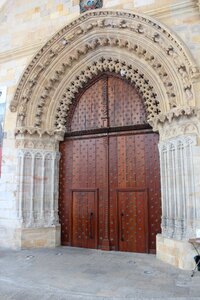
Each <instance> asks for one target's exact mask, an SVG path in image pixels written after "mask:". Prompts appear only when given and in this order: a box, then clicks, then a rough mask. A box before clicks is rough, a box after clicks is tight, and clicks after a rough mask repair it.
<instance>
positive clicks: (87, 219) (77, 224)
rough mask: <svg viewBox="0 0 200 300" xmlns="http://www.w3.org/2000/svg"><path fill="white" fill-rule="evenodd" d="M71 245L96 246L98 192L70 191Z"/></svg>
mask: <svg viewBox="0 0 200 300" xmlns="http://www.w3.org/2000/svg"><path fill="white" fill-rule="evenodd" d="M71 196H72V199H71V201H72V212H71V215H72V219H71V245H72V246H75V247H84V248H97V246H98V232H97V226H98V190H89V189H88V190H86V189H84V190H72V191H71Z"/></svg>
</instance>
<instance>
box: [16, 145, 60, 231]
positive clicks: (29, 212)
mask: <svg viewBox="0 0 200 300" xmlns="http://www.w3.org/2000/svg"><path fill="white" fill-rule="evenodd" d="M59 158H60V154H59V153H58V152H57V151H47V150H44V149H37V150H34V149H25V148H24V149H20V150H19V151H18V171H19V172H18V176H17V182H18V193H17V212H18V219H19V223H20V225H21V227H23V228H26V227H31V228H34V227H51V226H57V225H58V224H59V222H58V163H59ZM24 182H25V183H24Z"/></svg>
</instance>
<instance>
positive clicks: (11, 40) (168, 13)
mask: <svg viewBox="0 0 200 300" xmlns="http://www.w3.org/2000/svg"><path fill="white" fill-rule="evenodd" d="M78 2H79V1H78V0H72V1H70V0H68V1H64V0H57V1H52V0H44V1H42V2H41V1H39V0H33V1H25V0H12V1H4V4H3V5H2V6H0V32H1V34H0V45H1V47H0V65H1V69H0V86H1V85H2V86H6V87H7V104H6V107H7V109H6V115H5V124H4V131H5V138H4V144H3V163H2V176H1V179H0V243H1V245H2V246H5V247H32V246H35V247H39V246H55V245H57V244H58V243H59V238H58V236H59V229H58V228H57V227H56V226H57V223H55V227H54V228H53V230H52V231H51V230H49V229H48V226H49V225H48V222H47V224H39V223H38V224H32V227H34V226H35V228H37V230H36V231H34V232H31V229H29V228H25V229H24V231H23V233H22V232H21V231H20V232H19V231H17V230H16V228H17V226H18V225H19V222H20V216H19V207H18V206H17V205H18V204H17V203H18V202H19V201H16V199H18V200H19V199H21V200H20V201H22V205H24V206H25V205H26V201H25V199H24V198H23V197H22V198H20V195H19V194H18V192H17V190H18V191H19V190H20V189H19V185H20V180H24V179H23V176H24V172H25V171H26V170H25V169H23V168H22V167H21V169H20V168H19V166H18V159H19V157H20V156H19V153H18V152H17V150H16V147H15V145H16V141H15V136H14V130H15V127H16V113H11V112H10V111H9V109H8V107H9V104H10V101H11V99H12V98H13V96H14V92H15V89H16V87H17V84H18V82H19V79H20V77H21V76H22V74H23V71H24V70H25V67H26V65H27V64H28V63H29V62H30V60H31V58H32V57H33V55H34V54H35V53H36V52H37V51H38V50H39V49H40V48H41V46H42V45H44V44H45V42H46V41H48V40H49V38H50V37H51V36H52V35H54V34H55V33H56V32H57V31H58V30H59V29H60V28H62V27H63V26H65V25H66V24H68V23H69V22H70V21H72V20H73V19H75V18H76V17H78V16H79V5H78ZM41 3H42V4H41ZM104 8H113V9H125V10H129V11H132V12H134V11H136V12H141V13H146V14H148V15H150V16H152V17H155V18H157V19H158V20H160V21H161V22H163V23H164V24H166V25H167V26H168V27H169V28H171V29H172V31H173V32H175V33H176V34H177V35H178V36H179V37H181V38H182V39H183V42H184V43H185V44H186V45H187V47H188V48H189V49H190V51H191V53H192V55H193V56H194V58H195V60H196V64H197V65H198V66H200V35H199V32H200V11H199V1H198V0H186V1H181V0H170V1H169V0H163V1H160V0H134V1H133V0H104ZM198 89H199V87H198ZM196 101H197V103H196V104H197V105H199V104H200V93H199V98H197V100H196ZM191 132H192V133H194V130H191ZM187 134H189V136H190V131H189V132H187ZM195 134H196V135H195V137H196V141H197V142H196V144H195V147H196V148H195V149H196V150H195V151H196V152H195V153H193V154H192V155H194V157H196V158H195V159H197V160H199V150H198V149H199V148H198V147H199V129H197V130H196V133H195ZM164 140H165V139H164V138H163V141H164ZM164 143H165V142H164ZM172 144H173V141H172V142H166V149H168V147H172V148H173V145H172ZM175 144H176V142H175ZM170 145H172V146H170ZM160 147H163V148H162V151H161V156H162V155H163V160H162V162H163V166H162V167H163V168H166V165H167V164H165V162H167V159H168V160H169V161H170V168H172V169H173V168H176V166H175V164H176V163H177V168H178V171H177V172H180V173H179V175H177V180H178V181H179V182H180V189H177V190H176V187H175V186H173V184H171V185H170V180H172V179H170V175H169V174H168V173H167V172H168V170H167V169H166V170H165V171H164V172H163V174H162V175H163V176H164V177H163V182H166V184H168V187H167V188H166V190H165V191H164V190H163V195H164V197H166V199H168V200H166V201H168V204H169V206H168V207H164V209H166V210H167V213H168V212H169V208H170V207H171V206H173V213H174V211H177V213H178V214H182V215H181V217H180V218H177V220H175V219H176V216H174V218H172V217H173V213H172V214H171V215H170V217H169V218H168V217H167V214H166V215H165V212H166V211H165V212H164V217H165V219H163V230H164V231H165V229H166V232H165V233H166V236H165V238H164V237H160V238H158V251H159V255H158V257H160V258H161V259H163V260H166V261H168V262H169V263H172V264H175V265H177V266H179V267H183V268H189V267H190V266H191V260H190V257H188V261H185V260H183V255H182V256H181V258H180V261H179V260H178V259H177V256H178V255H179V254H180V253H182V252H181V251H182V250H180V252H178V250H177V251H174V249H175V248H177V249H184V247H182V242H181V239H182V237H183V236H184V238H186V237H187V234H186V231H187V230H188V229H190V228H191V227H192V226H189V228H188V226H187V225H188V224H182V223H181V222H182V219H183V218H182V216H183V215H184V210H183V211H178V210H177V209H174V205H176V204H177V203H176V201H180V199H182V194H181V193H183V194H184V192H185V194H184V197H183V198H184V201H185V202H184V203H185V206H187V209H188V210H189V211H191V212H193V209H194V207H195V205H196V209H197V210H196V212H195V214H196V215H195V218H196V220H199V217H200V213H199V207H198V205H197V202H198V201H197V199H198V198H195V196H194V195H193V196H194V199H193V200H192V201H193V202H194V203H195V205H194V206H192V209H191V210H190V205H191V202H188V201H189V199H188V195H189V197H190V194H191V193H192V191H191V190H184V189H182V190H181V180H183V178H182V177H181V176H182V175H181V174H182V173H181V172H182V171H181V168H186V167H188V166H187V165H185V166H184V165H183V164H182V161H181V162H180V161H179V162H177V161H175V156H177V151H179V150H180V149H178V148H176V147H175V148H173V149H172V148H170V151H171V150H172V151H171V152H170V151H169V152H165V149H164V147H165V145H161V146H160ZM181 147H182V146H181ZM32 148H34V149H35V150H34V153H37V152H38V153H39V156H38V158H39V160H38V159H36V160H35V156H34V153H32V154H31V155H32V156H33V157H32V158H31V159H32V160H31V162H30V172H31V170H33V168H35V167H36V169H37V168H38V170H40V171H41V172H42V164H43V163H45V159H44V157H45V153H46V152H45V151H49V149H46V150H45V149H42V150H41V149H39V146H34V147H32ZM183 148H184V147H183ZM186 148H187V147H186ZM177 149H178V150H177ZM181 149H182V148H181ZM184 149H185V148H184ZM37 150H38V151H37ZM26 151H27V153H28V150H27V149H26V147H25V150H24V152H25V153H26ZM56 151H57V150H56ZM56 151H53V154H52V155H55V153H56ZM166 151H167V150H166ZM50 152H51V151H50ZM180 152H181V151H180ZM181 153H182V154H180V155H187V153H186V154H185V153H184V150H183V152H181ZM195 155H196V156H195ZM180 157H181V156H180ZM21 158H22V160H23V159H24V156H23V155H22V156H21ZM21 158H20V159H21ZM25 158H26V156H25ZM36 161H37V162H38V161H40V163H41V165H40V166H39V165H36V166H35V162H36ZM31 166H32V167H31ZM31 168H32V169H31ZM17 170H18V171H19V170H21V173H20V174H19V173H17ZM184 170H185V169H184ZM172 171H173V170H172ZM34 172H35V171H34ZM34 172H32V175H31V174H29V175H30V181H29V185H28V187H27V191H26V192H27V193H29V192H31V191H32V192H34V191H33V190H32V186H31V182H32V180H33V177H34V176H35V173H34ZM38 172H39V171H38ZM194 172H195V177H194V178H193V183H192V184H191V185H190V187H188V189H193V186H194V185H195V186H196V190H195V193H199V181H198V178H199V171H198V169H197V168H196V169H194ZM173 174H174V176H176V172H175V173H173ZM177 174H178V173H177ZM49 176H52V174H51V173H50V174H49ZM187 176H189V174H187ZM51 178H53V177H51ZM184 188H185V187H184ZM43 189H44V187H42V185H41V187H40V188H39V192H38V191H37V193H39V194H40V195H39V196H38V195H37V197H36V198H38V199H39V197H41V195H42V191H43ZM163 189H164V186H163ZM166 191H167V192H166ZM166 193H168V194H166ZM169 193H171V194H170V196H169ZM187 193H189V194H187ZM177 195H178V196H177ZM170 201H172V202H173V204H172V202H170ZM195 201H196V202H195ZM36 202H37V199H36ZM54 204H55V205H56V203H54ZM170 205H171V206H170ZM187 209H186V210H187ZM38 211H39V213H40V214H43V210H42V208H41V207H40V210H39V208H38ZM48 213H49V212H48ZM170 218H172V219H170ZM39 219H40V215H39V217H38V222H39ZM48 220H49V219H48ZM27 222H30V224H31V216H28V218H27ZM165 222H168V224H167V223H165ZM189 222H190V221H189ZM166 224H167V225H166ZM20 225H21V224H20ZM40 225H41V226H46V228H45V229H44V228H42V227H41V228H40V227H39V226H40ZM168 225H169V226H168ZM182 225H183V226H182ZM189 225H192V224H189ZM186 227H187V230H186V229H185V228H186ZM170 230H171V232H170ZM184 230H185V231H184ZM188 236H189V235H188ZM30 239H31V240H32V242H30ZM171 239H173V241H172V240H171ZM175 239H177V242H176V241H175ZM176 245H177V246H176ZM163 249H164V252H165V255H164V256H162V255H161V253H163ZM177 253H179V254H177ZM170 255H171V256H172V258H171V259H167V258H166V257H170ZM183 261H184V262H185V265H184V264H183V263H182V262H183Z"/></svg>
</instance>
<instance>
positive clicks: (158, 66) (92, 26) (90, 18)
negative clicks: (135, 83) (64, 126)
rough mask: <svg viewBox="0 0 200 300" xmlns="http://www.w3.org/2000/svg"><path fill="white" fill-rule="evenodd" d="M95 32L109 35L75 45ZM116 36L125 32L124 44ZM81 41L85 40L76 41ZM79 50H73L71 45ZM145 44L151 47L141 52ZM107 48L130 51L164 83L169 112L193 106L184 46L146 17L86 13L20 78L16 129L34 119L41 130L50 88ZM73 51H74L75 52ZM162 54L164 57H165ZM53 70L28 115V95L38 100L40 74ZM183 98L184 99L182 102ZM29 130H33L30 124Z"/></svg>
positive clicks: (190, 64) (191, 75) (188, 59)
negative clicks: (32, 116) (75, 66)
mask: <svg viewBox="0 0 200 300" xmlns="http://www.w3.org/2000/svg"><path fill="white" fill-rule="evenodd" d="M94 30H95V34H96V35H98V32H103V31H102V30H104V31H105V30H109V32H108V33H107V34H106V36H107V37H106V38H104V39H102V38H101V39H98V38H97V39H95V40H94V38H93V42H89V43H88V42H86V43H82V42H81V43H80V42H79V41H87V40H88V38H89V36H90V35H91V34H92V33H93V31H94ZM121 30H123V31H126V37H127V39H126V40H124V39H121V38H116V35H120V34H121ZM83 35H84V39H81V38H82V37H83ZM137 35H142V36H143V38H144V39H140V38H138V37H137ZM145 40H146V43H143V44H142V41H145ZM78 44H79V46H78V48H77V47H76V45H78ZM144 44H148V45H151V46H150V47H148V49H146V48H145V47H144ZM106 45H107V46H109V47H116V48H117V47H119V48H120V49H122V48H126V49H127V50H128V51H133V52H134V54H135V55H137V56H138V57H139V58H141V59H144V60H145V61H146V63H148V64H149V66H150V67H151V68H152V69H153V70H154V71H155V72H156V73H157V74H158V76H159V77H160V78H161V80H162V81H163V83H164V86H165V92H166V93H167V95H168V99H165V101H168V103H169V107H170V108H173V107H176V106H179V105H180V104H181V103H180V101H185V103H184V105H188V103H189V104H190V105H193V104H194V103H195V102H194V101H195V95H194V91H193V83H192V80H191V79H192V78H194V76H195V78H198V76H197V75H198V72H197V71H196V70H195V68H196V67H195V63H194V61H193V59H192V58H191V56H190V55H189V52H188V51H187V50H186V49H185V48H184V46H183V43H182V42H181V41H179V40H178V39H177V37H174V36H173V35H172V34H171V32H170V30H168V29H167V28H166V27H165V26H163V25H161V24H160V23H158V22H157V21H154V20H153V19H151V18H147V17H146V16H141V15H137V14H131V13H127V12H120V11H105V10H102V11H101V10H98V11H92V12H88V13H85V14H84V15H83V16H81V17H80V18H79V19H77V20H75V21H73V22H72V23H70V24H69V25H67V26H66V27H64V28H63V29H62V30H61V31H60V32H59V33H57V34H56V35H55V36H54V37H53V38H52V39H51V40H50V41H49V42H47V44H46V45H45V46H44V47H43V48H42V49H41V51H40V52H39V53H38V54H37V55H36V56H35V57H34V59H33V60H32V62H31V63H30V65H29V66H28V68H27V69H26V71H25V72H24V75H23V76H22V79H21V81H20V83H19V85H18V88H17V90H16V94H15V97H14V99H13V101H12V102H11V105H10V108H11V110H12V111H15V110H16V109H17V105H18V103H22V105H21V106H19V108H18V125H19V126H20V127H21V126H27V125H28V123H27V121H26V115H27V114H28V115H30V114H31V113H34V114H35V116H36V120H35V123H36V124H38V126H41V125H42V124H41V116H42V113H43V111H42V107H43V105H44V103H45V99H47V98H48V95H49V93H50V92H51V90H52V87H53V89H55V88H56V86H58V84H59V82H60V80H61V79H62V78H63V77H64V76H67V73H66V70H67V68H68V67H69V66H70V65H73V64H74V63H75V62H76V61H78V60H80V59H82V57H83V56H84V55H86V54H87V53H89V52H91V51H93V50H94V49H97V48H98V47H102V46H103V48H104V49H105V46H106ZM73 47H75V48H73ZM70 49H71V50H70ZM74 49H76V50H75V51H74ZM72 52H73V54H72ZM64 53H65V55H64ZM166 53H167V54H168V55H167V57H166ZM64 57H65V58H64ZM155 57H156V59H155ZM59 60H60V63H61V64H60V69H55V67H53V68H52V66H56V65H57V64H55V61H59ZM166 60H167V62H166V63H167V64H168V65H169V66H168V70H166V68H165V66H164V65H165V61H166ZM53 69H54V70H55V71H54V75H53V76H52V75H50V76H51V77H50V78H49V79H48V80H49V84H48V85H47V86H45V89H44V91H43V93H42V94H41V95H39V97H40V104H39V106H38V107H37V111H35V112H31V113H30V112H28V111H27V109H28V107H29V106H28V105H29V102H31V101H35V97H33V93H34V95H35V94H37V90H38V88H39V87H40V86H41V85H42V83H41V82H40V81H41V80H43V78H44V75H43V74H44V73H45V74H46V75H47V74H51V70H53ZM191 70H193V71H191ZM141 73H142V72H141ZM173 78H176V80H175V81H174V80H173ZM148 79H149V78H147V80H148ZM75 91H76V87H74V91H72V99H73V93H74V92H75ZM177 91H178V94H177ZM182 94H184V97H185V100H184V99H183V98H184V97H182ZM37 96H38V95H37ZM23 99H26V102H25V103H23ZM41 99H42V100H41ZM57 101H59V99H57ZM154 110H156V108H154ZM160 111H161V112H163V108H162V107H160ZM28 126H34V124H33V123H32V124H29V125H28ZM42 127H47V124H43V125H42ZM52 130H55V128H52Z"/></svg>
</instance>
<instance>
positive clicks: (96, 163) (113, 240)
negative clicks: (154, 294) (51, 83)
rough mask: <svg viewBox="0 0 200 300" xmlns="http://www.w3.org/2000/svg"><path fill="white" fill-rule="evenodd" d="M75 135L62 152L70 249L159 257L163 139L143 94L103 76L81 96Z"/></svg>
mask: <svg viewBox="0 0 200 300" xmlns="http://www.w3.org/2000/svg"><path fill="white" fill-rule="evenodd" d="M67 128H68V134H67V135H66V140H65V141H64V142H62V143H61V145H60V152H61V160H60V190H59V193H60V194H59V216H60V222H61V228H62V235H61V237H62V244H63V245H71V246H77V247H85V248H100V249H105V250H109V249H113V250H120V251H132V252H155V248H156V245H155V243H156V234H157V233H158V232H160V214H161V212H160V206H161V205H160V178H159V157H158V149H157V143H158V135H157V134H155V133H152V131H151V129H150V128H149V127H148V125H147V124H146V115H145V109H144V105H143V101H142V100H141V97H140V96H139V95H138V94H137V91H136V90H135V89H134V88H133V87H132V86H131V85H130V84H128V83H127V82H125V81H123V80H122V79H120V78H115V77H110V76H103V77H102V78H100V79H98V80H97V81H95V82H94V83H93V84H90V85H89V87H88V89H86V90H85V91H84V92H83V93H82V94H80V96H79V97H77V99H76V101H75V102H74V106H73V107H72V109H71V110H70V112H69V118H68V123H67ZM141 128H144V129H141Z"/></svg>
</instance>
